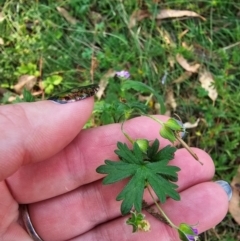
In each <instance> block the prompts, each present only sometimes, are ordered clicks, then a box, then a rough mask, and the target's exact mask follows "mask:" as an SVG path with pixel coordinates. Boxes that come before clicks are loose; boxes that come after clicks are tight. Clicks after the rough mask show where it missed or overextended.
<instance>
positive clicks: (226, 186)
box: [216, 180, 232, 201]
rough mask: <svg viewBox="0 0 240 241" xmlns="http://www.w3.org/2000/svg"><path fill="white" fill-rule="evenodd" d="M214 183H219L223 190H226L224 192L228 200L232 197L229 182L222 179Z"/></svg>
mask: <svg viewBox="0 0 240 241" xmlns="http://www.w3.org/2000/svg"><path fill="white" fill-rule="evenodd" d="M216 183H217V184H219V185H220V186H221V187H222V188H223V190H224V191H225V192H226V194H227V196H228V201H230V200H231V198H232V188H231V186H230V185H229V183H228V182H226V181H223V180H219V181H216Z"/></svg>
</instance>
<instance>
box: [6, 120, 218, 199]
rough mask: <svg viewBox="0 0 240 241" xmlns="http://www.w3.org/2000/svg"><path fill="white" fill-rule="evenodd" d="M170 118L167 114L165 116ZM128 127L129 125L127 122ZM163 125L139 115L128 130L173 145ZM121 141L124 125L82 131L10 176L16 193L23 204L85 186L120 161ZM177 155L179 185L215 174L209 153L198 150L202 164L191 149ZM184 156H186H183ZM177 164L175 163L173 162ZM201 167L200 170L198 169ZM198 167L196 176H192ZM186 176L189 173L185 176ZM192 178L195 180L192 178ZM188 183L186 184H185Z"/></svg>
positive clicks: (163, 144) (10, 182)
mask: <svg viewBox="0 0 240 241" xmlns="http://www.w3.org/2000/svg"><path fill="white" fill-rule="evenodd" d="M161 118H162V119H163V120H164V119H165V120H166V117H161ZM124 127H125V125H124ZM159 129H160V126H159V124H157V123H156V122H154V121H153V120H151V119H149V118H146V117H139V118H135V119H132V120H131V121H129V122H126V130H127V132H128V133H131V136H132V138H148V139H150V140H154V139H155V138H159V139H160V146H161V148H162V147H164V146H166V145H167V144H170V143H169V141H167V140H165V139H161V138H160V137H159V134H158V133H159ZM118 141H122V142H126V138H125V136H124V135H123V134H122V132H121V128H120V124H112V125H107V126H102V127H98V128H93V129H88V130H85V131H82V132H81V133H80V134H79V135H78V136H77V138H75V140H74V141H73V142H72V143H71V144H70V145H69V146H67V147H66V148H65V149H64V150H63V151H61V152H60V153H58V154H57V155H55V156H54V157H52V158H50V159H48V160H46V161H44V162H39V163H35V164H34V165H28V166H24V167H23V168H21V169H20V170H19V171H18V172H17V173H15V174H14V175H13V176H12V177H10V178H9V179H8V184H9V186H10V187H11V190H12V193H13V195H14V197H15V198H16V200H18V201H19V202H20V203H31V202H37V201H40V200H44V199H47V198H51V197H54V196H57V195H60V194H63V193H66V192H68V191H71V190H74V189H75V188H77V187H79V186H81V185H85V184H88V183H91V182H94V181H96V180H99V179H100V178H102V177H103V176H102V175H100V174H98V173H96V168H97V167H98V166H99V165H101V164H103V161H104V160H105V159H110V160H117V156H116V154H115V153H114V150H115V149H116V143H117V142H118ZM181 152H182V154H181V153H180V154H179V155H176V162H177V163H178V165H179V167H180V168H182V169H183V170H184V171H183V172H181V174H180V177H181V178H180V180H181V181H180V183H179V185H181V186H182V188H184V185H185V187H187V186H186V185H187V183H188V185H192V184H195V183H194V181H195V182H196V183H197V182H200V181H201V180H210V179H211V178H212V176H213V173H214V165H213V162H212V160H211V158H210V157H209V156H208V155H206V153H205V152H202V151H200V150H197V152H198V153H199V155H200V156H199V158H200V159H203V162H205V164H204V165H203V166H201V165H200V164H199V163H198V162H196V161H195V160H193V158H192V157H191V155H190V154H189V153H187V151H184V150H182V151H181ZM181 155H183V156H181ZM173 164H174V165H175V162H173ZM196 168H199V170H197V171H196V170H195V169H196ZM192 170H195V171H196V174H195V175H191V176H190V175H189V173H190V171H192ZM185 176H188V177H187V178H185ZM190 179H192V181H191V182H189V180H190ZM181 182H184V183H185V184H184V185H182V184H183V183H181Z"/></svg>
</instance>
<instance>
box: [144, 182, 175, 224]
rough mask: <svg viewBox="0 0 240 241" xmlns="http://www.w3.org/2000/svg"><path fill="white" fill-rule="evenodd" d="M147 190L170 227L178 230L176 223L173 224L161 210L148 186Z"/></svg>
mask: <svg viewBox="0 0 240 241" xmlns="http://www.w3.org/2000/svg"><path fill="white" fill-rule="evenodd" d="M147 190H148V192H149V194H150V196H151V198H152V200H153V201H154V203H155V205H156V207H157V209H158V210H159V212H160V213H161V215H162V216H163V218H164V219H165V220H166V221H167V222H168V223H169V225H170V226H171V227H172V228H175V229H177V226H176V225H174V223H172V221H171V220H170V219H169V218H168V216H167V215H166V214H165V213H164V211H163V210H162V209H161V207H160V206H159V205H158V203H157V201H156V200H155V198H154V197H153V194H152V192H151V190H150V188H149V186H147Z"/></svg>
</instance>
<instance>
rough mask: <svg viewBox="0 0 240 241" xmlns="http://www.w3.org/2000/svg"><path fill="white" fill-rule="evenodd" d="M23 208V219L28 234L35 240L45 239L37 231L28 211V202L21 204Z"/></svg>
mask: <svg viewBox="0 0 240 241" xmlns="http://www.w3.org/2000/svg"><path fill="white" fill-rule="evenodd" d="M21 209H22V211H21V212H22V219H23V223H24V226H25V227H26V229H27V232H28V234H29V235H30V237H31V238H32V239H33V241H43V240H42V239H41V238H40V237H39V235H38V234H37V232H36V231H35V229H34V227H33V225H32V222H31V219H30V216H29V213H28V207H27V205H26V204H24V205H21Z"/></svg>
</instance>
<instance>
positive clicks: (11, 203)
mask: <svg viewBox="0 0 240 241" xmlns="http://www.w3.org/2000/svg"><path fill="white" fill-rule="evenodd" d="M92 108H93V98H88V99H85V100H82V101H79V102H76V103H71V104H65V105H61V104H55V103H52V102H50V101H41V102H36V103H24V104H16V105H7V106H1V107H0V133H1V134H0V140H1V141H0V181H1V182H0V240H2V241H15V240H17V241H30V240H32V238H31V237H30V236H29V235H28V233H27V232H26V230H25V227H24V225H23V224H22V221H21V215H20V213H19V205H20V204H28V210H29V215H30V218H31V221H32V224H33V226H34V228H35V230H36V232H37V233H38V234H39V236H40V237H41V238H42V240H44V241H65V240H71V241H82V240H83V241H91V240H104V241H106V240H109V241H110V240H114V241H118V240H119V241H124V240H126V241H131V240H134V241H138V240H163V241H177V240H179V239H178V235H177V233H176V232H175V231H173V230H172V229H171V228H169V227H168V226H167V225H165V224H163V223H161V222H159V221H158V220H156V219H155V218H154V217H152V216H151V215H150V214H147V213H146V216H147V219H148V220H149V221H150V223H151V232H147V233H145V232H139V233H135V234H132V229H131V227H130V226H127V225H126V224H125V221H126V217H122V216H121V214H120V204H121V203H120V202H117V201H116V200H115V197H116V195H117V194H118V193H119V192H120V190H121V189H122V187H123V185H124V184H123V183H117V184H115V185H114V187H113V186H111V185H110V186H102V183H101V178H102V175H100V174H98V173H96V168H97V167H98V166H99V165H101V164H103V161H104V160H105V159H111V160H113V159H116V155H115V154H114V150H115V149H116V143H117V141H122V142H124V141H126V139H125V137H124V135H123V134H122V132H121V128H120V124H112V125H106V126H101V127H97V128H92V129H87V130H82V131H81V132H80V130H81V129H82V127H83V126H84V124H85V122H86V121H87V119H88V118H89V116H90V115H91V112H92ZM159 118H161V119H162V120H166V118H167V117H164V116H160V117H159ZM124 129H125V130H126V131H127V132H128V133H131V136H132V137H133V138H147V139H150V140H153V139H155V138H156V137H157V133H158V129H159V125H158V124H157V123H156V122H154V121H152V120H151V119H149V118H147V117H139V118H135V119H132V120H130V121H127V122H126V123H125V124H124ZM160 143H161V146H165V145H167V144H169V143H168V141H167V140H160ZM194 152H195V153H196V154H197V155H198V157H199V159H200V160H201V161H202V162H203V163H204V165H203V166H200V164H199V163H198V162H196V161H193V157H192V156H190V155H189V153H188V152H187V151H186V150H185V149H179V150H178V151H177V152H176V154H175V159H174V160H173V161H171V164H174V165H177V166H179V167H180V168H181V171H180V173H179V181H178V185H179V191H180V195H181V201H179V202H176V201H174V200H168V201H167V202H166V203H165V204H163V205H162V208H163V209H164V210H165V212H166V214H167V215H168V216H169V218H170V219H171V220H172V221H173V222H174V223H175V224H176V225H178V224H179V223H181V222H187V223H188V224H198V226H197V228H198V230H199V232H203V231H205V230H207V229H209V228H211V227H213V226H215V225H216V224H217V223H219V222H220V221H221V220H222V219H223V218H224V216H225V215H226V212H227V209H228V196H227V195H226V193H225V192H224V190H223V189H222V188H221V186H219V185H218V184H216V183H213V182H211V179H212V177H213V175H214V165H213V162H212V160H211V158H210V157H209V155H208V154H207V153H205V152H204V151H202V150H200V149H194ZM149 200H150V199H149ZM147 201H148V200H147Z"/></svg>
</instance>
